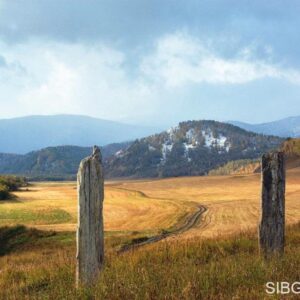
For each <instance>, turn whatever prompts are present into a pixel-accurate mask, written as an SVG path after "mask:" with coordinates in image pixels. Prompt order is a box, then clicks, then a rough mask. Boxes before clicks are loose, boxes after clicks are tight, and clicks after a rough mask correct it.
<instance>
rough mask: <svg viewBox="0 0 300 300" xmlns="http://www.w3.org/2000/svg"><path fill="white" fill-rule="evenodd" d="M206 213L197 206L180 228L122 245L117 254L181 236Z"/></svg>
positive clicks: (202, 208) (204, 209)
mask: <svg viewBox="0 0 300 300" xmlns="http://www.w3.org/2000/svg"><path fill="white" fill-rule="evenodd" d="M206 211H207V208H206V207H205V206H203V205H199V204H198V206H197V211H196V212H194V213H193V214H191V215H190V216H188V218H187V219H186V221H185V223H184V224H183V225H181V226H180V227H177V228H176V229H174V230H172V231H169V232H166V233H161V234H158V235H155V236H152V237H149V238H147V239H146V240H144V239H142V240H137V242H134V243H132V244H129V245H128V244H127V245H124V246H123V247H121V249H120V250H119V251H118V253H119V254H121V253H124V252H127V251H130V250H134V249H137V248H140V247H142V246H145V245H149V244H152V243H156V242H159V241H161V240H163V239H166V238H168V237H170V236H174V235H177V234H181V233H183V232H185V231H187V230H190V229H191V228H193V227H195V226H196V225H198V222H199V220H200V218H201V216H202V215H203V213H205V212H206Z"/></svg>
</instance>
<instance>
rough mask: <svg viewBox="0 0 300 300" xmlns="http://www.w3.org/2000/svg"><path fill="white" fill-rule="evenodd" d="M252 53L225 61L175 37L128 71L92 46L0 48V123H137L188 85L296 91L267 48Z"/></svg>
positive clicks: (143, 54)
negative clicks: (283, 86)
mask: <svg viewBox="0 0 300 300" xmlns="http://www.w3.org/2000/svg"><path fill="white" fill-rule="evenodd" d="M256 48H257V47H256V46H255V45H254V46H253V45H249V46H248V47H246V48H241V49H236V51H235V52H233V54H232V55H231V56H230V57H226V56H225V55H224V54H222V53H221V52H220V51H219V49H218V41H213V40H201V39H199V38H196V37H194V36H192V35H190V34H188V33H186V32H184V31H179V32H178V31H176V32H173V33H172V34H168V35H164V36H162V37H160V38H158V39H157V40H156V41H154V42H153V44H152V46H151V47H149V48H148V49H147V51H140V52H138V55H137V58H136V61H135V64H134V68H133V67H132V66H131V67H130V68H128V64H129V61H130V60H132V57H130V56H129V55H128V53H126V51H121V50H118V49H117V48H114V47H111V46H108V45H107V44H105V43H100V42H98V43H94V44H83V43H63V42H54V41H40V40H31V41H28V42H26V43H20V44H18V45H11V44H7V43H2V44H1V45H0V80H1V81H0V90H1V100H0V102H1V106H2V107H3V110H2V112H3V113H2V115H1V117H9V116H15V115H26V114H57V113H74V114H88V115H92V116H96V117H101V118H106V119H114V120H126V121H132V122H136V121H137V122H140V121H142V120H143V119H145V118H153V116H157V115H158V114H159V111H161V112H163V110H164V109H161V107H162V103H164V105H166V106H167V107H172V106H173V107H174V110H176V105H177V108H178V109H181V108H180V107H178V103H176V102H177V101H178V97H176V95H177V94H178V95H180V94H181V95H183V96H182V97H184V95H185V90H186V89H187V87H191V86H192V87H193V88H201V87H202V86H204V85H205V86H211V88H217V87H218V86H235V85H247V84H251V82H255V81H262V80H266V79H267V80H276V81H278V80H280V81H285V82H287V83H288V84H292V85H295V86H299V85H300V71H299V70H297V69H291V68H289V67H286V68H284V66H283V64H280V62H274V61H272V49H270V47H268V46H265V49H266V50H265V52H266V53H265V57H266V58H265V59H262V58H258V57H257V56H256ZM174 95H175V96H174ZM200 102H201V101H200ZM204 102H205V101H204ZM0 114H1V112H0Z"/></svg>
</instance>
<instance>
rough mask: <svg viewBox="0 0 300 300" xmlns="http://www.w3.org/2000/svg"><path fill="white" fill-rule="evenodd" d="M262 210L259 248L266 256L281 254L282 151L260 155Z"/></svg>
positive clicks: (283, 215)
mask: <svg viewBox="0 0 300 300" xmlns="http://www.w3.org/2000/svg"><path fill="white" fill-rule="evenodd" d="M261 208H262V212H261V221H260V226H259V243H260V250H261V252H262V253H263V254H264V255H265V256H268V255H269V254H272V253H279V254H282V253H283V251H284V242H285V158H284V153H283V152H271V153H267V154H264V155H263V157H262V207H261Z"/></svg>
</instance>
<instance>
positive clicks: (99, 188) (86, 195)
mask: <svg viewBox="0 0 300 300" xmlns="http://www.w3.org/2000/svg"><path fill="white" fill-rule="evenodd" d="M77 192H78V228H77V270H76V282H77V286H78V285H81V284H83V285H90V284H93V283H94V282H95V280H96V279H97V277H98V275H99V273H100V271H101V268H102V265H103V260H104V230H103V213H102V209H103V199H104V179H103V169H102V161H101V153H100V149H99V148H98V147H96V146H95V147H94V149H93V154H92V155H91V156H89V157H87V158H85V159H83V160H82V161H81V163H80V166H79V170H78V174H77Z"/></svg>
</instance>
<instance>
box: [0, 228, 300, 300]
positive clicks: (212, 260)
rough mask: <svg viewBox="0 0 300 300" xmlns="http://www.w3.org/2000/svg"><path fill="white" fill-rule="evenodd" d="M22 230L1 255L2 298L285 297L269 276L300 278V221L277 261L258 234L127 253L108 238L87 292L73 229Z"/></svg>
mask: <svg viewBox="0 0 300 300" xmlns="http://www.w3.org/2000/svg"><path fill="white" fill-rule="evenodd" d="M22 234H23V239H24V237H27V238H28V239H29V240H28V242H23V244H20V243H19V244H18V246H17V247H15V249H11V251H13V252H9V253H8V254H7V255H5V256H3V257H0V269H1V276H0V299H5V300H6V299H7V300H9V299H18V300H19V299H30V300H32V299H55V300H56V299H72V300H73V299H109V300H113V299H141V300H142V299H143V300H144V299H145V300H147V299H249V300H250V299H251V300H253V299H281V298H280V296H277V297H276V296H275V297H270V296H268V295H266V293H265V284H266V282H268V281H273V282H277V281H288V282H295V281H297V280H298V281H299V278H300V270H299V264H300V224H298V225H296V226H295V225H294V227H292V228H290V229H289V230H288V231H287V246H286V253H285V256H284V257H274V258H273V259H270V260H269V261H265V260H263V259H262V258H261V257H260V256H259V254H258V248H257V237H256V234H255V233H251V232H250V233H244V234H240V235H235V236H231V237H230V238H227V239H224V238H217V239H210V240H207V239H199V238H193V239H190V240H177V241H163V242H161V243H157V244H154V245H151V246H147V247H145V248H143V249H139V250H137V251H134V252H129V253H125V254H123V255H121V256H118V255H116V253H115V251H113V249H114V248H113V247H112V245H113V244H114V238H113V237H106V250H107V251H106V252H107V254H106V262H105V268H104V270H103V272H102V275H101V277H100V278H99V281H98V283H97V284H96V285H95V286H94V287H93V288H92V289H89V288H81V289H79V290H76V289H75V243H74V238H73V239H72V238H70V237H71V236H74V234H73V233H59V234H57V235H54V236H52V235H47V234H44V233H38V234H37V233H32V231H30V230H29V231H28V233H27V235H26V234H25V233H24V232H23V233H22ZM15 239H17V240H18V239H20V236H18V235H17V236H16V237H15ZM291 296H292V295H291ZM294 296H295V297H294V298H292V297H289V298H288V299H297V297H296V295H294Z"/></svg>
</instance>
